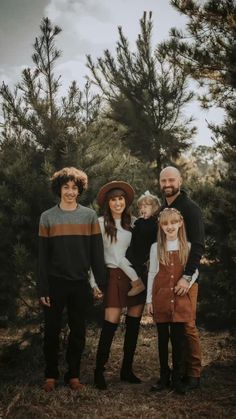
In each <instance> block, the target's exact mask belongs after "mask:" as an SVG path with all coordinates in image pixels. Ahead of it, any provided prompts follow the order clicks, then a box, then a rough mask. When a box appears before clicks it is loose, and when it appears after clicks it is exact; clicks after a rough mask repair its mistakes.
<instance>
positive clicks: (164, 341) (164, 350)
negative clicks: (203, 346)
mask: <svg viewBox="0 0 236 419" xmlns="http://www.w3.org/2000/svg"><path fill="white" fill-rule="evenodd" d="M157 334H158V351H159V360H160V374H161V376H163V375H166V374H167V373H168V371H169V364H168V343H169V340H171V344H172V364H173V372H174V373H175V374H176V375H179V374H181V372H182V363H183V345H184V342H185V335H184V323H157Z"/></svg>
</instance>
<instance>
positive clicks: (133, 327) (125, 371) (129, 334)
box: [120, 315, 141, 384]
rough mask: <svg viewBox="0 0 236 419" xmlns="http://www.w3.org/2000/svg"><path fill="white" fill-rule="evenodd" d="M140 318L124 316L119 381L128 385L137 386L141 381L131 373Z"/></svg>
mask: <svg viewBox="0 0 236 419" xmlns="http://www.w3.org/2000/svg"><path fill="white" fill-rule="evenodd" d="M140 320H141V317H131V316H128V315H127V316H126V331H125V340H124V348H123V350H124V357H123V362H122V367H121V371H120V379H121V380H122V381H128V382H129V383H133V384H139V383H141V380H140V379H139V378H138V377H136V375H135V374H134V373H133V370H132V365H133V359H134V353H135V349H136V345H137V340H138V333H139V326H140Z"/></svg>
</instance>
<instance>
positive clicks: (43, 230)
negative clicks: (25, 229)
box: [39, 223, 101, 237]
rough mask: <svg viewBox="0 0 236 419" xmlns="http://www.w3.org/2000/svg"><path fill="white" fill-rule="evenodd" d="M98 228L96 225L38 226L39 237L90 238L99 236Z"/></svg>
mask: <svg viewBox="0 0 236 419" xmlns="http://www.w3.org/2000/svg"><path fill="white" fill-rule="evenodd" d="M100 232H101V231H100V226H99V224H98V223H96V224H92V225H91V224H55V225H53V226H51V227H49V228H48V227H45V226H43V225H40V226H39V236H40V237H56V236H92V235H95V234H99V233H100Z"/></svg>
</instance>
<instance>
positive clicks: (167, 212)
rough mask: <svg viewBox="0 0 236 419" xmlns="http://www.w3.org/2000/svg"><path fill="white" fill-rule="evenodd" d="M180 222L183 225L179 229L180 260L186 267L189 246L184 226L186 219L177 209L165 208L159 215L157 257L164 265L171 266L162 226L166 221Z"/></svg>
mask: <svg viewBox="0 0 236 419" xmlns="http://www.w3.org/2000/svg"><path fill="white" fill-rule="evenodd" d="M170 220H171V221H174V222H179V221H182V225H181V226H180V227H179V231H178V240H179V259H180V263H181V265H183V266H184V265H185V264H186V262H187V260H188V255H189V246H188V242H187V236H186V230H185V225H184V219H183V216H182V215H181V213H180V212H179V211H178V210H177V209H176V208H164V210H162V211H161V212H160V214H159V226H158V233H157V243H158V246H157V257H158V260H159V261H160V262H161V263H163V265H169V264H170V258H169V252H168V251H167V239H166V235H165V233H164V231H163V230H162V228H161V225H162V224H164V223H165V222H166V221H170Z"/></svg>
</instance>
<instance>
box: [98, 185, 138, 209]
mask: <svg viewBox="0 0 236 419" xmlns="http://www.w3.org/2000/svg"><path fill="white" fill-rule="evenodd" d="M112 189H122V191H124V192H125V195H126V201H127V202H126V203H127V205H128V206H129V205H131V204H132V202H133V200H134V189H133V188H132V186H131V185H130V184H129V183H127V182H123V181H122V180H113V181H112V182H109V183H106V184H105V185H103V186H102V187H101V189H100V191H99V192H98V194H97V203H98V205H99V207H103V205H104V203H105V201H106V195H107V193H108V192H110V191H111V190H112Z"/></svg>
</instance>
